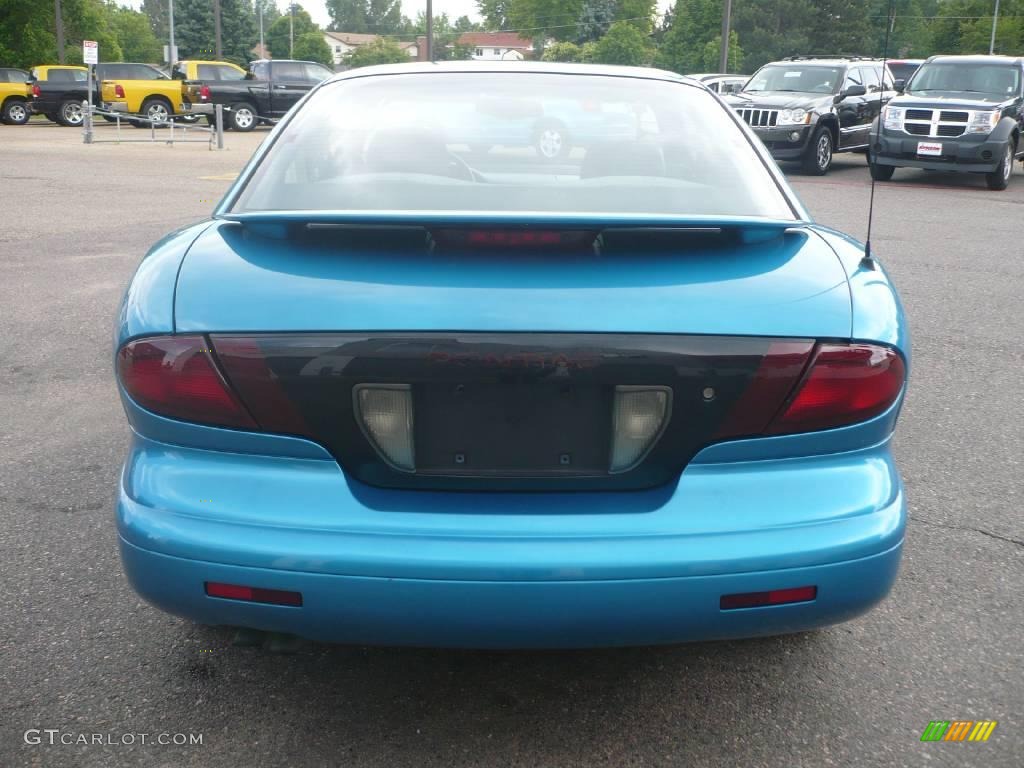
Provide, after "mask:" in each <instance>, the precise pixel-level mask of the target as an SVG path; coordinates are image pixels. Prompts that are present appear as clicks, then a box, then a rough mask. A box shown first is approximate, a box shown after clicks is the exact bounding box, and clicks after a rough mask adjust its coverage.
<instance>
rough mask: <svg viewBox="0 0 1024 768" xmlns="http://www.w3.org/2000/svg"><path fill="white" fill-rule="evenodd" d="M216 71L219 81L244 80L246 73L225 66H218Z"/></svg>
mask: <svg viewBox="0 0 1024 768" xmlns="http://www.w3.org/2000/svg"><path fill="white" fill-rule="evenodd" d="M214 69H216V70H217V79H218V80H244V79H245V72H239V71H238V70H237V69H235V68H234V67H227V66H225V65H223V64H217V65H216V66H215V67H214Z"/></svg>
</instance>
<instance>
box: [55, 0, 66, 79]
mask: <svg viewBox="0 0 1024 768" xmlns="http://www.w3.org/2000/svg"><path fill="white" fill-rule="evenodd" d="M54 4H55V6H56V7H55V8H54V10H55V11H56V14H57V63H59V64H63V63H64V14H63V13H61V10H60V0H54Z"/></svg>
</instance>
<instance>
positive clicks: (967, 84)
mask: <svg viewBox="0 0 1024 768" xmlns="http://www.w3.org/2000/svg"><path fill="white" fill-rule="evenodd" d="M907 90H908V91H917V92H921V93H927V92H929V91H932V92H935V91H945V92H947V93H984V94H988V95H991V96H999V97H1001V98H1006V97H1007V96H1013V95H1015V94H1017V93H1019V92H1020V67H1019V66H1013V65H1011V64H966V63H964V62H963V61H948V62H930V63H927V64H922V65H921V68H920V69H918V70H917V72H916V73H914V77H913V79H911V81H910V83H909V84H908V86H907Z"/></svg>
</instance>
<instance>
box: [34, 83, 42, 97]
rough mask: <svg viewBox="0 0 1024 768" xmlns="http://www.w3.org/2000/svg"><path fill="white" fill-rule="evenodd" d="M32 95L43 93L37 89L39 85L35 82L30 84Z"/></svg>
mask: <svg viewBox="0 0 1024 768" xmlns="http://www.w3.org/2000/svg"><path fill="white" fill-rule="evenodd" d="M32 95H33V96H42V95H43V92H42V91H41V90H40V89H39V86H38V85H37V84H35V83H33V84H32Z"/></svg>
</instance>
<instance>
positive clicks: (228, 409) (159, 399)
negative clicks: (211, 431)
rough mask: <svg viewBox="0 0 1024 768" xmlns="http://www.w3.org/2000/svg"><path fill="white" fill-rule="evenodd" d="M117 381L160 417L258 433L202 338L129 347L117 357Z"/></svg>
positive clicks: (171, 338) (145, 341) (158, 340)
mask: <svg viewBox="0 0 1024 768" xmlns="http://www.w3.org/2000/svg"><path fill="white" fill-rule="evenodd" d="M117 375H118V378H119V379H120V381H121V385H122V386H123V387H124V388H125V391H126V392H127V393H128V395H129V396H130V397H131V398H132V399H133V400H134V401H135V402H137V403H138V404H139V405H141V406H142V407H143V408H147V409H149V410H151V411H153V412H155V413H158V414H160V415H161V416H168V417H170V418H172V419H182V420H184V421H197V422H201V423H203V424H212V425H215V426H222V427H236V428H239V429H257V428H258V427H257V425H256V422H254V421H253V419H252V417H251V416H250V415H249V414H248V413H247V412H246V410H245V408H244V407H242V404H241V403H240V402H239V400H238V398H237V397H235V395H234V393H232V391H231V390H230V389H229V388H228V385H227V383H226V382H225V381H224V378H223V377H222V376H221V375H220V372H219V371H218V370H217V366H216V364H215V363H214V361H213V357H212V355H211V354H210V349H209V345H208V343H207V342H206V340H205V339H204V338H203V337H202V336H164V337H154V338H149V339H138V340H136V341H132V342H129V343H128V344H125V345H124V346H123V347H121V349H120V350H119V351H118V353H117Z"/></svg>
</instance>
